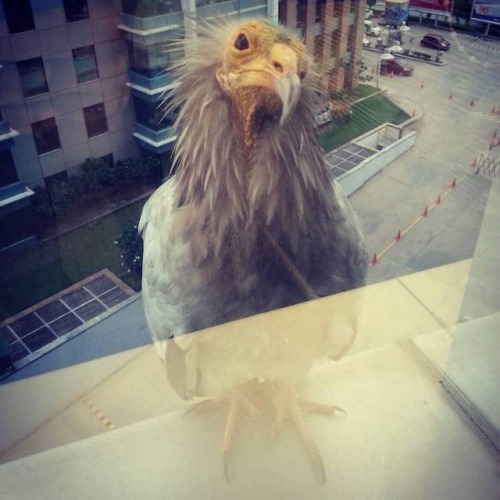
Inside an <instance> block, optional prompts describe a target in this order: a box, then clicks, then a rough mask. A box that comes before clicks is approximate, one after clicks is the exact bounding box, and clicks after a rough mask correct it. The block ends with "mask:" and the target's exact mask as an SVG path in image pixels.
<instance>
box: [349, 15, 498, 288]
mask: <svg viewBox="0 0 500 500" xmlns="http://www.w3.org/2000/svg"><path fill="white" fill-rule="evenodd" d="M427 32H439V30H435V29H429V28H428V27H421V26H418V25H414V24H413V25H412V26H411V31H410V32H409V33H407V34H405V35H404V37H403V46H404V47H405V48H407V47H409V46H410V45H409V39H410V37H413V39H414V40H413V43H412V46H413V48H414V49H415V48H416V47H417V45H419V40H420V38H421V37H422V36H423V34H425V33H427ZM441 34H443V36H445V37H446V38H447V39H449V40H450V42H451V43H452V46H451V49H450V51H448V52H445V54H444V56H443V59H444V62H445V63H446V64H444V65H443V66H435V65H431V64H426V63H424V62H417V61H412V64H413V65H414V74H413V76H410V77H403V76H394V77H391V76H383V75H380V77H379V78H377V77H378V75H377V74H376V68H377V66H378V60H379V58H380V54H379V53H376V52H372V51H367V50H365V51H363V56H364V59H365V63H366V65H367V67H368V71H367V73H366V74H367V75H368V76H372V77H373V81H374V82H376V81H377V79H378V81H379V84H380V87H381V88H382V89H384V90H386V92H387V95H388V96H389V97H390V98H391V99H392V100H393V101H394V102H395V103H397V104H398V105H400V106H401V107H402V108H403V109H405V110H406V111H407V112H408V113H409V114H410V115H414V116H416V117H419V123H418V136H417V142H416V145H415V147H414V148H413V149H412V150H410V151H409V152H408V153H406V154H405V155H404V156H403V157H401V158H399V159H397V160H396V161H394V162H393V163H391V164H390V165H389V166H388V167H386V168H385V169H384V171H383V172H381V173H380V174H379V175H377V176H376V177H375V178H373V179H371V180H370V182H369V183H367V184H366V185H365V186H363V187H362V188H361V189H360V190H359V191H358V192H356V193H354V194H353V195H352V196H351V201H352V203H353V204H354V206H355V208H356V210H357V212H358V214H359V215H360V218H361V220H362V224H363V229H364V232H365V236H366V240H367V245H368V249H369V252H370V254H371V257H372V261H373V262H376V263H375V265H371V266H370V271H369V282H370V283H373V282H378V281H383V280H387V279H391V278H394V277H397V276H401V275H404V274H407V273H409V272H414V271H421V270H424V269H429V268H432V267H435V266H438V265H444V264H448V263H451V262H456V261H458V260H462V259H466V258H470V257H472V255H473V253H474V248H475V243H476V240H477V236H478V232H479V228H480V226H481V221H482V217H483V213H484V207H485V204H486V200H487V198H488V194H489V190H490V186H491V178H489V177H488V176H484V175H481V174H478V175H475V169H474V168H472V167H471V164H472V163H473V162H474V160H476V162H477V161H479V158H480V156H481V154H482V155H483V156H484V157H489V158H493V159H495V160H498V159H499V156H500V155H499V153H500V146H492V144H495V138H494V135H495V134H496V132H497V130H498V133H499V135H500V115H498V114H494V113H492V111H493V107H494V106H495V110H496V109H498V108H499V105H500V90H499V87H498V83H497V81H498V80H497V77H498V74H499V70H500V55H499V54H500V41H488V42H485V41H480V40H476V39H475V38H473V37H471V36H470V35H463V34H455V33H446V32H441ZM422 50H425V51H426V52H429V53H433V52H434V51H432V50H430V49H422ZM374 71H375V72H374ZM450 186H453V187H452V188H450ZM426 208H427V210H426ZM424 215H426V216H424ZM398 233H399V234H400V235H402V238H401V239H399V237H398ZM374 255H376V256H377V258H376V260H373V256H374Z"/></svg>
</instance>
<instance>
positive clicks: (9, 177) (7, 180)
mask: <svg viewBox="0 0 500 500" xmlns="http://www.w3.org/2000/svg"><path fill="white" fill-rule="evenodd" d="M17 181H18V178H17V172H16V165H15V163H14V158H12V152H11V150H10V149H3V150H0V188H1V187H3V186H8V185H9V184H12V183H13V182H17Z"/></svg>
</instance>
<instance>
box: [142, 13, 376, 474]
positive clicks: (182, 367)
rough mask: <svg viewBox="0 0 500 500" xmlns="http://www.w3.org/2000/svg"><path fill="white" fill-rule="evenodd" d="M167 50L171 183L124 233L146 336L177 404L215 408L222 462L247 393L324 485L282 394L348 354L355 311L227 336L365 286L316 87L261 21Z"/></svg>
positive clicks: (202, 30) (296, 402) (225, 25)
mask: <svg viewBox="0 0 500 500" xmlns="http://www.w3.org/2000/svg"><path fill="white" fill-rule="evenodd" d="M179 43H180V44H181V48H182V49H183V50H184V51H185V57H184V58H183V59H182V60H180V62H179V63H178V64H177V65H176V67H175V70H174V74H175V84H174V86H173V90H172V91H171V92H170V93H169V95H168V96H167V97H166V102H168V109H167V112H168V111H171V110H173V109H176V110H178V117H177V120H176V124H175V126H176V129H177V133H178V137H177V142H176V145H175V164H176V173H175V175H174V176H173V177H171V178H170V179H169V180H168V181H166V182H165V183H164V184H163V185H162V186H160V187H159V188H158V189H157V191H156V192H155V193H154V194H153V195H152V196H151V198H150V199H149V200H148V202H147V204H146V205H145V207H144V210H143V213H142V216H141V220H140V225H139V230H140V232H141V234H142V236H143V239H144V257H143V282H142V291H143V298H144V307H145V312H146V318H147V322H148V326H149V328H150V331H151V334H152V337H153V339H154V341H155V343H156V345H157V347H158V348H159V352H160V354H161V356H162V358H163V361H164V362H165V365H166V371H167V376H168V379H169V381H170V383H171V385H172V387H173V388H174V389H175V391H176V392H177V394H178V395H179V396H180V397H181V398H184V399H190V398H193V397H207V398H210V399H209V401H221V402H224V403H226V404H227V407H228V408H229V413H228V417H227V423H226V431H225V437H224V447H223V453H224V460H225V463H226V460H227V454H228V453H229V450H230V448H231V440H232V435H233V431H234V426H235V422H236V420H237V416H238V415H239V412H240V410H241V408H240V407H241V406H245V407H246V408H252V407H255V406H256V405H258V404H259V403H258V396H257V395H258V394H259V393H260V394H265V397H264V399H265V400H266V401H268V402H269V401H270V400H271V407H273V408H274V411H275V424H276V427H278V426H279V424H280V423H281V421H282V420H283V419H284V418H285V416H287V415H288V416H291V417H292V420H293V421H295V423H296V424H297V428H298V430H299V434H300V435H301V437H302V439H303V442H304V444H305V445H306V448H307V449H308V452H309V454H310V456H311V459H312V460H313V461H314V462H315V463H316V466H317V467H318V469H319V473H320V475H321V478H322V480H324V478H325V475H324V469H323V464H322V461H321V457H320V455H319V451H318V450H317V448H316V447H315V445H314V444H313V443H312V442H311V440H310V439H309V438H308V437H307V436H304V433H305V431H304V426H303V425H298V421H299V420H300V419H301V414H300V411H298V409H299V410H300V409H301V408H302V409H309V410H310V409H314V408H315V407H314V405H313V404H312V403H305V402H303V401H301V400H300V399H298V397H297V396H296V394H295V392H294V391H293V390H292V389H291V387H292V385H293V383H295V382H296V380H297V379H298V378H299V377H300V376H301V375H303V374H304V372H306V371H307V370H308V369H309V368H310V366H311V364H312V363H313V362H314V360H315V359H317V358H320V357H322V356H325V355H326V356H330V357H333V358H338V357H340V356H341V355H342V354H343V353H344V352H345V351H346V350H347V349H348V347H349V346H350V345H351V343H352V340H353V338H354V333H355V330H356V312H355V310H354V309H355V308H350V307H348V309H349V310H348V311H340V313H342V312H343V313H345V314H344V320H339V323H338V325H337V324H336V320H335V318H336V317H337V318H338V317H339V315H338V314H337V315H335V314H334V313H335V312H332V316H331V317H329V318H325V327H324V328H323V329H320V330H319V331H308V330H307V329H300V328H299V331H292V330H294V327H293V325H290V324H287V322H286V321H284V324H283V328H281V327H278V328H269V327H266V326H265V324H264V323H262V322H260V323H259V321H258V320H257V318H258V317H257V318H255V321H245V322H243V323H240V322H237V323H234V324H233V323H229V325H228V324H227V323H228V322H231V321H233V320H237V319H240V318H244V317H248V316H252V315H257V314H259V313H264V312H267V311H271V310H274V309H278V308H284V307H286V306H291V305H293V304H297V303H299V302H303V301H305V300H311V299H318V297H324V296H328V295H331V294H336V293H338V292H344V291H346V290H350V289H353V288H357V287H361V286H362V285H363V284H364V282H365V275H366V269H367V264H368V257H367V254H366V250H365V247H364V243H363V238H362V235H361V231H360V229H359V225H358V222H357V219H356V216H355V214H354V212H353V210H352V208H351V206H350V204H349V202H348V201H347V198H346V196H345V195H344V193H343V192H342V190H341V189H340V187H339V186H338V184H337V183H336V182H335V181H334V180H333V179H332V176H331V174H330V171H329V168H328V166H327V165H326V163H325V161H324V159H323V152H322V150H321V148H320V146H319V144H318V141H317V138H316V132H315V125H314V117H313V112H314V109H315V106H316V102H317V96H318V89H317V85H315V81H317V77H316V76H317V75H315V74H314V71H313V69H312V62H311V59H310V57H309V56H308V54H307V53H306V49H305V46H304V45H303V43H302V42H301V41H299V40H298V39H297V38H296V37H295V36H294V35H293V34H291V33H290V32H289V31H287V30H286V29H284V28H282V27H279V26H274V25H271V24H268V23H267V22H265V21H264V20H260V19H259V20H248V21H241V20H240V21H238V22H234V21H232V22H228V21H224V22H218V23H216V24H204V25H200V24H198V27H197V36H196V37H193V38H189V39H185V40H182V41H180V42H179ZM316 302H321V299H319V300H317V301H316ZM312 305H314V302H313V303H312ZM318 311H319V309H318ZM337 313H338V312H337ZM320 314H324V311H322V310H321V311H320ZM345 318H347V320H346V319H345ZM253 319H254V318H252V320H253ZM223 323H226V325H224V329H223V330H220V331H218V330H217V329H212V330H208V331H207V332H205V333H196V334H189V333H190V332H196V331H199V330H202V329H206V328H208V327H212V326H214V325H220V324H223ZM231 328H232V329H233V330H231ZM271 330H274V331H271ZM295 330H296V329H295ZM284 394H288V395H289V397H288V398H283V395H284ZM273 399H275V400H276V401H279V403H276V404H275V405H274V406H273V404H272V400H273ZM285 399H286V402H284V401H285ZM242 401H244V402H243V403H242ZM206 406H207V405H205V407H206ZM328 408H329V409H331V410H332V411H333V410H334V409H335V408H336V407H333V406H332V407H328ZM316 409H317V410H318V411H322V412H324V411H327V407H326V405H318V406H317V407H316ZM299 427H300V429H299Z"/></svg>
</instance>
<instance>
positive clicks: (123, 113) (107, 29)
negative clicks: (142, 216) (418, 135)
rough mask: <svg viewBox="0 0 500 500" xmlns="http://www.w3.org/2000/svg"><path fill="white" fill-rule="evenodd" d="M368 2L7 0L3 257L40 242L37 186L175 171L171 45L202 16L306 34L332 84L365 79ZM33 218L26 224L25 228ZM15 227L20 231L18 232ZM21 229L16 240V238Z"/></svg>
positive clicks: (0, 211) (0, 202)
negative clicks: (103, 174)
mask: <svg viewBox="0 0 500 500" xmlns="http://www.w3.org/2000/svg"><path fill="white" fill-rule="evenodd" d="M365 6H366V1H365V0H362V1H360V2H357V1H354V0H298V1H297V0H281V1H279V0H232V1H223V0H114V1H113V0H2V2H1V9H0V65H1V68H0V113H1V115H0V252H1V251H2V249H5V248H10V247H11V246H12V245H15V244H16V242H15V241H14V240H15V239H16V238H17V239H18V242H21V243H22V242H24V243H26V242H29V241H32V239H33V238H32V236H31V234H30V231H29V223H28V222H26V221H27V220H28V219H29V217H28V213H29V199H30V196H31V195H32V194H33V191H32V189H31V188H33V187H35V186H44V185H46V184H47V183H48V182H49V181H50V179H52V178H56V179H64V178H66V177H68V176H71V175H72V174H74V173H77V172H79V167H80V165H81V164H82V163H83V161H84V160H85V159H86V158H89V157H93V158H106V159H107V160H108V161H110V162H115V161H117V160H119V159H123V158H127V157H131V156H138V155H147V156H154V157H156V158H158V159H159V160H160V163H161V165H162V171H163V174H164V175H168V172H169V171H170V168H171V151H172V148H173V146H174V143H175V135H174V132H173V128H172V125H173V122H174V120H175V114H174V113H172V114H170V115H164V113H163V111H162V108H161V106H160V102H161V100H162V98H163V97H162V96H163V94H164V92H165V91H166V90H167V89H168V88H169V87H170V86H171V85H172V77H171V74H170V72H169V71H168V68H169V66H170V64H171V63H172V62H174V61H175V59H176V58H177V57H182V54H179V53H178V52H174V51H169V46H170V45H171V42H172V41H173V40H175V39H178V38H180V37H184V36H191V35H192V34H193V32H194V31H195V30H196V27H195V25H196V22H195V19H197V18H204V19H205V18H213V17H218V16H221V15H224V16H240V17H243V16H244V17H267V18H268V19H269V20H270V21H271V22H278V21H279V22H281V23H283V24H286V25H287V26H288V27H290V28H292V29H294V30H296V32H297V34H298V35H299V36H301V37H303V39H304V40H305V43H306V45H307V46H308V49H309V50H310V51H311V52H312V53H314V54H315V56H316V57H317V58H318V59H319V60H320V61H321V71H322V73H323V75H324V82H323V83H324V87H325V88H326V89H328V90H330V91H333V92H335V91H338V90H341V89H343V88H344V87H354V86H355V85H356V84H357V68H356V65H355V63H356V61H357V60H359V59H360V57H361V47H362V34H363V19H364V10H365ZM20 220H23V221H24V224H23V228H22V230H21V231H19V228H20V227H21V226H20V224H19V221H20ZM12 228H16V231H12ZM16 232H17V236H16Z"/></svg>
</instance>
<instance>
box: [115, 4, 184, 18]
mask: <svg viewBox="0 0 500 500" xmlns="http://www.w3.org/2000/svg"><path fill="white" fill-rule="evenodd" d="M122 8H123V12H124V13H125V14H129V15H131V16H137V17H153V16H159V15H162V14H170V13H172V12H179V11H180V10H181V0H158V1H152V0H122Z"/></svg>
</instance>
